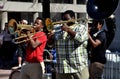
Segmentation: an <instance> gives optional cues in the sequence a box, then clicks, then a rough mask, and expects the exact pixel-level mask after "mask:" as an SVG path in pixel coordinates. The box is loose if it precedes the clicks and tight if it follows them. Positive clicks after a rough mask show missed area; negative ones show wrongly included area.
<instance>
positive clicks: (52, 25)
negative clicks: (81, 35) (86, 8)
mask: <svg viewBox="0 0 120 79" xmlns="http://www.w3.org/2000/svg"><path fill="white" fill-rule="evenodd" d="M76 21H77V22H78V21H88V19H85V18H81V19H76V20H67V21H59V22H52V21H51V19H50V18H46V20H45V24H46V28H47V30H48V31H49V32H50V31H52V30H53V27H54V25H56V24H64V23H69V22H76Z"/></svg>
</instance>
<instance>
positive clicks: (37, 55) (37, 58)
mask: <svg viewBox="0 0 120 79" xmlns="http://www.w3.org/2000/svg"><path fill="white" fill-rule="evenodd" d="M34 37H37V38H35V39H34V40H39V41H40V42H41V43H42V44H41V45H39V46H38V47H36V48H35V49H34V48H32V47H31V46H30V45H28V47H27V48H26V61H27V62H30V63H36V62H43V52H44V48H45V46H46V42H47V36H46V35H45V33H44V32H38V33H36V34H35V35H34V36H33V38H34Z"/></svg>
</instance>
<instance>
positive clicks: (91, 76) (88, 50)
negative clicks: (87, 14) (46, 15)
mask: <svg viewBox="0 0 120 79" xmlns="http://www.w3.org/2000/svg"><path fill="white" fill-rule="evenodd" d="M61 16H62V17H61V18H62V20H63V21H68V20H71V21H70V22H67V23H63V24H62V25H60V26H59V24H58V26H59V27H58V26H57V27H55V26H54V28H53V29H54V30H52V31H48V32H46V31H44V27H45V23H44V20H43V19H42V18H40V17H37V18H36V20H35V21H34V23H33V29H34V31H35V33H34V35H31V32H30V31H26V35H27V37H26V40H27V41H26V42H25V44H19V45H17V46H16V44H14V43H13V41H11V40H10V42H12V43H13V44H14V45H12V46H14V47H17V48H15V49H16V50H14V51H13V52H16V53H17V57H18V60H17V61H18V64H17V65H18V67H21V73H20V77H19V79H42V78H43V75H44V73H46V65H45V62H44V59H45V58H46V56H45V57H44V53H45V51H44V50H45V49H48V50H49V49H52V50H54V51H53V52H50V53H51V54H49V56H50V57H49V59H50V60H54V66H52V69H53V72H55V73H54V75H55V77H54V79H101V77H102V73H103V69H104V66H105V63H106V57H105V51H106V42H107V37H106V30H105V29H103V24H104V20H92V23H90V24H88V25H89V26H88V25H87V24H84V23H83V24H82V23H81V22H80V23H79V22H77V21H76V18H75V12H74V11H72V10H67V11H65V12H63V13H62V14H61ZM72 20H73V21H72ZM21 24H28V22H27V21H26V20H21ZM5 29H6V30H4V31H3V32H4V33H7V34H10V32H9V29H8V25H7V23H6V25H5ZM58 30H59V31H58ZM12 35H13V34H12ZM15 35H16V34H15ZM15 35H14V36H11V37H12V38H15V37H17V36H15ZM56 36H57V38H56ZM7 40H8V39H7ZM51 44H52V47H49V46H50V45H51ZM3 45H5V42H4V41H3ZM1 48H2V47H1ZM9 48H11V47H9ZM3 50H6V47H5V48H4V49H3V48H2V50H1V52H6V51H3ZM6 55H7V54H5V55H0V56H1V59H2V58H3V59H4V57H5V56H6ZM8 55H10V51H9V53H8ZM11 55H12V54H11ZM23 55H24V58H23ZM23 60H24V62H23ZM89 60H90V64H89V63H88V62H89ZM52 62H53V61H52ZM53 67H54V68H53ZM48 69H49V68H48ZM52 69H50V70H51V73H52ZM47 72H48V71H47Z"/></svg>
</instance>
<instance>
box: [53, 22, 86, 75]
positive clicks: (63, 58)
mask: <svg viewBox="0 0 120 79" xmlns="http://www.w3.org/2000/svg"><path fill="white" fill-rule="evenodd" d="M87 29H88V28H87V26H85V25H81V24H75V25H74V28H72V30H73V31H75V32H76V35H75V37H74V38H70V36H69V35H67V37H66V39H63V38H64V37H63V36H64V33H65V32H63V34H60V35H59V36H60V37H63V38H59V39H57V40H56V41H55V48H56V52H57V64H56V70H57V72H58V73H75V72H79V71H81V70H82V69H83V68H84V67H87V66H88V55H87V40H88V30H87Z"/></svg>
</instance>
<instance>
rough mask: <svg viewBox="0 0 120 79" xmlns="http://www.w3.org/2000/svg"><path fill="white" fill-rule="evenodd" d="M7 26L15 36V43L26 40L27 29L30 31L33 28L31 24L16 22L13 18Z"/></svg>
mask: <svg viewBox="0 0 120 79" xmlns="http://www.w3.org/2000/svg"><path fill="white" fill-rule="evenodd" d="M8 27H9V29H10V31H11V30H12V31H11V33H14V34H15V35H16V36H17V37H16V38H15V39H13V41H14V43H16V44H20V43H23V42H26V41H27V40H26V38H27V32H28V31H29V32H30V33H31V30H32V29H33V27H32V25H26V24H18V23H17V22H16V20H15V19H11V20H10V21H9V23H8ZM33 34H34V32H32V33H31V35H33Z"/></svg>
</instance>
